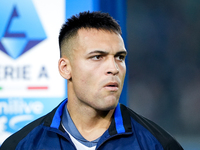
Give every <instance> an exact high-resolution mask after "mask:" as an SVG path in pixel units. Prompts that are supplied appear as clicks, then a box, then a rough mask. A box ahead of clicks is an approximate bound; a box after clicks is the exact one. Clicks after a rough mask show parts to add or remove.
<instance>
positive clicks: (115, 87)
mask: <svg viewBox="0 0 200 150" xmlns="http://www.w3.org/2000/svg"><path fill="white" fill-rule="evenodd" d="M104 88H105V89H107V90H109V91H117V90H118V89H119V84H118V83H117V82H109V83H107V84H106V85H105V86H104Z"/></svg>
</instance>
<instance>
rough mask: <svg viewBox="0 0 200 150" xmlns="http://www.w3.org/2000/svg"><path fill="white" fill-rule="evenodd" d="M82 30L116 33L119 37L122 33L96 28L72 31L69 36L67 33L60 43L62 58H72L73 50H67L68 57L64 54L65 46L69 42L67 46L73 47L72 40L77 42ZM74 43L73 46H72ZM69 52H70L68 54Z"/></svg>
mask: <svg viewBox="0 0 200 150" xmlns="http://www.w3.org/2000/svg"><path fill="white" fill-rule="evenodd" d="M82 29H85V30H91V29H95V30H98V31H105V32H110V33H115V34H119V35H121V33H120V32H118V31H117V30H114V29H109V28H95V27H81V28H79V29H76V30H73V31H71V32H70V33H69V35H66V33H65V35H64V36H63V38H62V40H61V43H60V50H61V53H60V57H67V58H69V59H70V58H71V57H70V54H71V52H72V48H71V50H69V49H70V48H69V49H66V50H65V51H66V52H65V53H66V54H67V53H68V56H66V54H63V53H64V52H63V47H64V45H66V44H67V43H68V42H69V43H68V44H67V45H69V47H71V46H73V42H70V40H72V41H73V40H75V39H77V37H78V32H79V31H80V30H82ZM71 43H72V44H71ZM67 51H68V52H67Z"/></svg>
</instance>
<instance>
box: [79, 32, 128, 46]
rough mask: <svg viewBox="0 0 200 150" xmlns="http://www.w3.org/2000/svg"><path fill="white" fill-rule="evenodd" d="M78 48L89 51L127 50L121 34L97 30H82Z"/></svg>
mask: <svg viewBox="0 0 200 150" xmlns="http://www.w3.org/2000/svg"><path fill="white" fill-rule="evenodd" d="M77 46H79V47H81V48H86V49H88V50H92V49H100V50H101V49H103V50H112V49H115V50H125V47H124V42H123V39H122V37H121V35H120V34H118V33H115V32H111V31H107V30H97V29H80V30H79V31H78V34H77Z"/></svg>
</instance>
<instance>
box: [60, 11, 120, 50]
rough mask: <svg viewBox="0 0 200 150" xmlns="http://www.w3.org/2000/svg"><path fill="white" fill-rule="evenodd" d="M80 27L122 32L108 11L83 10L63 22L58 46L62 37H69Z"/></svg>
mask: <svg viewBox="0 0 200 150" xmlns="http://www.w3.org/2000/svg"><path fill="white" fill-rule="evenodd" d="M81 28H86V29H87V28H88V29H90V28H94V29H98V30H99V29H100V30H106V31H110V32H115V33H118V34H120V35H121V34H122V31H121V27H120V26H119V24H118V23H117V21H116V20H115V19H113V18H112V17H111V16H110V15H109V14H108V13H103V12H99V11H97V12H90V11H85V12H81V13H79V14H77V15H74V16H72V17H71V18H69V19H68V20H67V22H65V23H64V24H63V26H62V28H61V30H60V34H59V47H60V51H61V44H62V41H63V40H64V39H69V38H70V37H73V36H75V35H76V34H77V32H78V30H79V29H81Z"/></svg>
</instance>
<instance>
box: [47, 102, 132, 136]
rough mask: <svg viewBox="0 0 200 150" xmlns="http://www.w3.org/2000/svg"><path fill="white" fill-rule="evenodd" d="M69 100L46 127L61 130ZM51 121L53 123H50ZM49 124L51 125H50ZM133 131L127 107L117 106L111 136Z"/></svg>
mask: <svg viewBox="0 0 200 150" xmlns="http://www.w3.org/2000/svg"><path fill="white" fill-rule="evenodd" d="M67 101H68V99H65V100H64V101H62V102H61V103H60V104H59V105H58V106H57V107H56V108H55V109H54V110H53V111H52V112H51V113H50V114H54V115H50V116H51V118H49V119H48V120H49V121H46V125H47V126H50V127H52V128H56V129H59V128H60V125H61V118H62V114H63V110H64V107H65V105H66V103H67ZM50 120H51V122H50ZM48 124H49V125H48ZM131 131H132V126H131V119H130V116H129V113H128V110H127V107H126V106H124V105H123V104H119V103H118V105H117V107H116V108H115V112H114V119H113V120H112V122H111V125H110V127H109V128H108V132H109V134H110V135H115V134H123V133H127V132H131Z"/></svg>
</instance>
